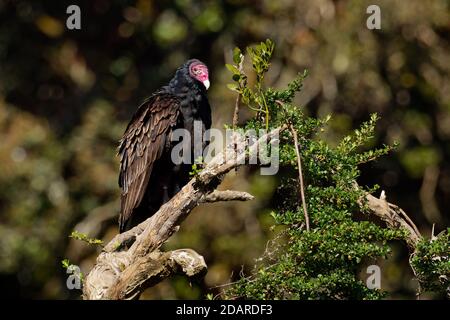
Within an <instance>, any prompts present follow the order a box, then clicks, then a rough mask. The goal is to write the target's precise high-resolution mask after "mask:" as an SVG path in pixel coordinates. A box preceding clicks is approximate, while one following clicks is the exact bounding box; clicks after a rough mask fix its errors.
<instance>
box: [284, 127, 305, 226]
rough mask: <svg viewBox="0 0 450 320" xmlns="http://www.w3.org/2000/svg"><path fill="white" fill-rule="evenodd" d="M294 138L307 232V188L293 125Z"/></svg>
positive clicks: (291, 129)
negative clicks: (304, 182)
mask: <svg viewBox="0 0 450 320" xmlns="http://www.w3.org/2000/svg"><path fill="white" fill-rule="evenodd" d="M289 128H290V131H291V134H292V137H293V138H294V146H295V155H296V156H297V166H298V180H299V187H300V197H301V199H302V207H303V215H304V216H305V224H306V231H309V215H308V209H307V208H306V199H305V186H304V184H303V172H302V156H301V154H300V150H299V147H300V146H299V143H298V136H297V131H296V130H295V129H294V126H293V125H289Z"/></svg>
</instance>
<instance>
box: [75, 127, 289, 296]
mask: <svg viewBox="0 0 450 320" xmlns="http://www.w3.org/2000/svg"><path fill="white" fill-rule="evenodd" d="M284 129H285V128H284V127H283V128H277V129H274V130H273V131H271V132H269V133H267V134H265V135H264V136H262V137H261V138H260V139H259V140H258V141H257V142H256V143H254V144H252V145H251V146H250V147H249V148H248V151H249V152H241V153H238V154H237V155H236V151H235V148H234V147H235V145H234V144H231V145H228V146H227V147H226V148H225V149H224V150H223V151H222V152H220V153H219V154H217V155H216V156H215V157H214V158H213V159H212V160H211V161H210V162H209V163H208V164H207V165H206V166H205V168H204V169H203V170H202V171H201V172H200V173H199V174H198V175H197V176H196V177H195V178H194V179H192V180H191V181H190V182H189V183H188V184H187V185H186V186H184V187H183V189H182V190H181V191H180V192H178V193H177V194H176V195H175V196H174V197H173V198H172V199H170V200H169V202H167V203H166V204H164V205H163V206H162V207H161V208H160V209H159V210H158V212H156V213H155V214H154V215H153V216H152V217H150V218H148V219H147V220H146V221H144V222H143V223H141V224H140V225H138V226H136V227H134V228H133V229H131V230H129V231H127V232H125V233H123V234H119V235H118V236H116V237H115V238H113V239H112V240H111V241H110V243H108V244H107V245H106V246H105V248H104V249H103V252H102V253H100V255H99V256H98V257H97V261H96V265H95V266H94V267H93V268H92V270H91V271H90V272H89V274H88V275H87V276H86V278H85V281H84V287H83V297H84V298H85V299H134V298H138V297H139V295H140V293H141V292H142V291H143V290H144V289H145V288H147V287H148V286H151V285H154V284H156V283H157V282H159V281H161V280H162V279H164V278H165V277H167V276H169V275H171V274H173V272H174V271H175V270H179V269H177V268H175V267H174V265H173V264H171V262H170V261H172V260H170V259H168V258H167V256H166V255H167V254H168V253H160V252H159V251H158V249H159V248H160V247H161V245H162V244H163V243H164V242H166V241H167V239H168V238H169V237H170V236H171V235H172V234H173V233H174V232H176V231H177V230H178V228H179V227H178V226H179V225H180V223H181V222H182V221H183V220H184V219H185V218H186V217H187V215H189V213H190V212H191V211H192V209H194V208H195V207H196V206H198V205H199V204H200V203H202V202H205V201H208V199H209V200H212V199H214V198H215V199H216V200H217V201H220V200H221V199H225V198H226V199H231V198H233V200H236V198H239V199H243V198H245V199H247V198H249V195H248V194H245V195H244V194H243V193H236V192H235V191H231V192H230V191H229V192H225V193H224V192H223V191H222V192H216V193H214V192H213V191H214V190H215V189H216V188H217V186H218V185H219V184H220V183H221V182H222V179H223V178H224V175H225V174H226V173H227V172H229V171H230V170H232V169H234V168H237V167H238V166H240V165H242V164H244V163H245V162H246V159H248V156H249V154H254V153H255V152H257V150H258V148H259V147H260V144H262V143H264V142H266V141H270V140H272V138H273V137H275V136H278V134H279V132H280V131H281V130H284ZM233 141H238V143H239V144H242V145H245V137H242V136H237V137H236V139H233ZM241 149H245V148H241ZM209 195H210V196H211V197H210V198H208V196H209ZM191 256H194V255H193V254H192V252H191ZM197 260H198V259H197ZM176 265H178V266H179V265H180V264H179V263H176ZM200 265H201V264H200ZM196 270H199V271H201V270H203V269H202V268H200V267H199V268H198V269H196Z"/></svg>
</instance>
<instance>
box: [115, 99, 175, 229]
mask: <svg viewBox="0 0 450 320" xmlns="http://www.w3.org/2000/svg"><path fill="white" fill-rule="evenodd" d="M179 114H180V103H179V100H178V99H177V98H176V97H175V96H173V95H171V94H169V93H163V92H158V93H156V94H154V95H152V96H151V97H150V98H148V99H147V100H146V101H145V102H144V103H143V104H142V105H141V106H140V107H139V108H138V110H137V111H136V113H135V114H134V116H133V119H132V120H131V122H130V123H129V124H128V127H127V129H126V130H125V133H124V135H123V137H122V139H121V140H120V145H119V152H118V155H119V158H120V174H119V186H120V187H121V189H122V193H121V210H120V216H119V228H120V230H121V231H122V230H123V228H124V226H125V224H126V222H127V221H128V219H130V217H131V215H132V214H133V210H134V209H136V208H137V207H138V206H139V204H140V203H141V201H142V197H143V196H144V194H145V191H146V189H147V185H148V182H149V179H150V175H151V172H152V169H153V166H154V164H155V162H156V161H157V160H158V159H160V158H161V156H162V154H163V152H164V148H165V146H166V142H167V139H169V136H170V134H171V131H172V129H173V128H174V126H175V125H176V124H177V119H178V116H179Z"/></svg>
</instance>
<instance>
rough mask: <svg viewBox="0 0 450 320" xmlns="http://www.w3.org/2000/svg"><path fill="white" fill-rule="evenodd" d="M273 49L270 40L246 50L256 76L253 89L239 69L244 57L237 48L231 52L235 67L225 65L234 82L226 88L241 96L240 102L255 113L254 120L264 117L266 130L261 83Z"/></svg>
mask: <svg viewBox="0 0 450 320" xmlns="http://www.w3.org/2000/svg"><path fill="white" fill-rule="evenodd" d="M274 49H275V44H274V43H273V41H272V40H270V39H267V40H266V41H264V42H261V43H260V44H258V45H256V46H253V47H248V48H247V54H248V55H249V57H250V60H251V63H252V68H253V71H254V72H255V76H256V83H255V84H254V86H253V87H249V86H248V83H247V79H248V77H247V75H246V74H245V72H244V71H243V68H241V67H240V65H241V64H242V62H243V59H244V56H243V54H242V53H241V50H240V49H239V48H235V49H234V50H233V62H234V63H235V65H232V64H226V65H225V66H226V67H227V69H228V70H229V71H230V72H231V73H232V79H233V81H234V82H235V83H230V84H228V85H227V87H228V88H229V89H230V90H232V91H236V92H237V93H238V94H240V95H241V98H242V102H243V103H244V104H245V105H247V106H248V107H249V108H250V109H251V110H253V111H255V112H256V113H257V115H256V118H261V117H264V119H265V120H264V122H265V128H266V130H268V129H269V119H270V110H269V105H268V104H267V101H266V96H265V93H264V92H263V82H264V75H265V74H266V72H267V71H268V70H269V66H270V58H271V57H272V54H273V51H274Z"/></svg>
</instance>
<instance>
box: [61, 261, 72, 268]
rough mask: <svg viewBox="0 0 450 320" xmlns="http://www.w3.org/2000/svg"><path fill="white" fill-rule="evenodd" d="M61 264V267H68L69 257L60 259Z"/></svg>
mask: <svg viewBox="0 0 450 320" xmlns="http://www.w3.org/2000/svg"><path fill="white" fill-rule="evenodd" d="M61 264H62V267H63V268H64V269H67V268H69V266H70V265H71V263H70V261H69V259H64V260H62V261H61Z"/></svg>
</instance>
